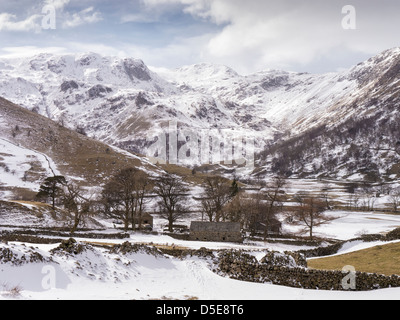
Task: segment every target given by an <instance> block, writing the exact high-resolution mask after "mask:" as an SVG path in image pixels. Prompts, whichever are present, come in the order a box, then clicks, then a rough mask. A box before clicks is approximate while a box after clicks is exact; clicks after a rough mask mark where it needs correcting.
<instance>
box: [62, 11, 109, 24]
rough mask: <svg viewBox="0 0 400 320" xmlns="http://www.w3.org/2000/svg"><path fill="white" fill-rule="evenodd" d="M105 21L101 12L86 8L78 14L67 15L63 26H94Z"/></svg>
mask: <svg viewBox="0 0 400 320" xmlns="http://www.w3.org/2000/svg"><path fill="white" fill-rule="evenodd" d="M101 20H103V17H102V15H101V13H100V12H99V11H95V10H94V7H89V8H86V9H84V10H82V11H80V12H77V13H73V14H70V13H65V20H64V22H63V24H62V26H63V28H65V29H68V28H75V27H78V26H81V25H84V24H92V23H96V22H99V21H101Z"/></svg>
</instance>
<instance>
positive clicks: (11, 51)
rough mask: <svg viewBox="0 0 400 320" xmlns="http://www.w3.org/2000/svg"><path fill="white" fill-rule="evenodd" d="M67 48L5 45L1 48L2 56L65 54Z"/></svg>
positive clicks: (0, 54)
mask: <svg viewBox="0 0 400 320" xmlns="http://www.w3.org/2000/svg"><path fill="white" fill-rule="evenodd" d="M66 52H67V51H66V49H65V48H63V47H36V46H21V47H5V48H2V49H1V50H0V58H9V59H13V58H26V57H31V56H33V55H36V54H40V53H51V54H64V53H66Z"/></svg>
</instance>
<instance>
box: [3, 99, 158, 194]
mask: <svg viewBox="0 0 400 320" xmlns="http://www.w3.org/2000/svg"><path fill="white" fill-rule="evenodd" d="M0 121H1V126H0V195H1V196H2V198H3V199H4V198H18V197H20V196H21V197H22V198H25V199H26V198H27V199H33V198H32V197H33V196H34V194H35V193H37V191H38V190H39V187H40V185H41V184H42V183H43V181H44V179H45V178H47V177H49V176H54V175H59V174H60V175H64V176H65V177H67V179H69V180H71V181H75V182H77V183H79V184H80V185H81V186H83V187H87V188H93V187H99V186H101V185H102V184H103V183H104V181H105V179H108V178H109V177H110V176H111V175H112V174H113V172H117V171H118V170H120V169H121V168H123V167H126V166H134V167H137V168H138V169H140V170H143V171H145V172H147V173H149V174H151V175H157V174H158V173H159V172H162V170H161V169H160V168H158V167H156V166H154V165H153V164H152V163H150V162H149V160H147V159H146V158H144V157H140V156H138V155H135V154H131V153H128V152H126V151H124V150H121V149H118V148H116V147H111V146H109V145H106V144H104V143H101V142H98V141H96V140H93V139H91V138H88V137H86V136H84V135H82V134H79V133H77V132H75V131H72V130H69V129H68V128H65V127H63V126H60V125H59V124H57V123H55V122H53V121H51V120H50V119H48V118H46V117H43V116H40V115H38V114H36V113H34V112H31V111H28V110H26V109H24V108H22V107H19V106H17V105H15V104H12V103H10V102H9V101H7V100H4V99H2V98H0Z"/></svg>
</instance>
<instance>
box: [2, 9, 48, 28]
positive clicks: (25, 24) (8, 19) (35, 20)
mask: <svg viewBox="0 0 400 320" xmlns="http://www.w3.org/2000/svg"><path fill="white" fill-rule="evenodd" d="M41 18H42V16H41V15H38V14H35V15H32V16H30V17H28V18H26V19H25V20H20V21H18V20H17V16H16V15H14V14H10V13H1V14H0V31H35V32H39V31H40V29H41V25H40V23H41Z"/></svg>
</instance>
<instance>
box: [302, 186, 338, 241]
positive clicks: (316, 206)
mask: <svg viewBox="0 0 400 320" xmlns="http://www.w3.org/2000/svg"><path fill="white" fill-rule="evenodd" d="M295 199H296V201H297V203H298V207H297V208H295V211H294V218H295V220H297V222H298V223H299V224H301V225H304V230H303V232H307V231H308V232H309V235H310V239H313V236H314V235H313V232H314V229H315V228H316V227H318V226H321V225H323V224H327V223H330V222H331V221H333V220H334V218H333V217H330V216H328V215H326V214H325V211H326V209H327V208H326V202H325V200H324V199H320V198H318V197H316V196H313V195H311V194H302V193H298V194H296V196H295Z"/></svg>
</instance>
